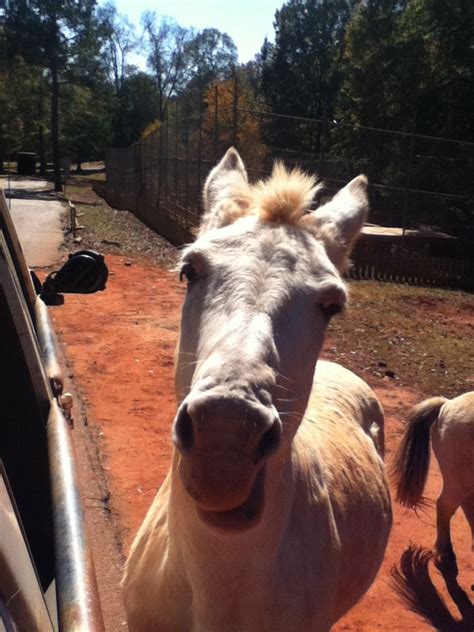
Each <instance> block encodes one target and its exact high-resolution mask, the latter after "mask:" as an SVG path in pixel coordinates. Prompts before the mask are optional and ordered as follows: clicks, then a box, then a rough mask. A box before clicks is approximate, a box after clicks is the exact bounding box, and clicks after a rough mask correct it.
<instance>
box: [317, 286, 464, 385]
mask: <svg viewBox="0 0 474 632" xmlns="http://www.w3.org/2000/svg"><path fill="white" fill-rule="evenodd" d="M349 287H350V294H351V301H350V306H349V308H348V312H347V313H346V315H345V316H343V317H342V318H336V319H334V320H333V322H332V323H331V325H330V327H329V331H328V341H327V343H326V345H325V349H326V354H327V355H328V357H330V358H332V357H333V358H334V359H336V360H338V361H340V362H341V363H342V364H345V365H346V366H348V367H349V368H351V369H353V370H354V371H355V372H356V373H359V374H361V375H363V376H364V377H365V378H366V379H367V380H368V381H369V382H370V381H371V378H379V379H380V378H384V379H388V380H392V379H393V380H396V381H397V382H398V383H399V384H400V385H401V386H406V387H411V388H414V389H416V390H418V391H420V392H421V393H423V394H424V395H426V396H431V395H445V396H447V397H453V396H455V395H459V394H460V393H462V392H465V391H468V390H472V389H474V296H473V295H472V294H467V293H465V292H456V291H450V290H441V289H433V288H421V287H412V286H408V285H397V284H391V283H380V282H375V281H352V282H350V283H349Z"/></svg>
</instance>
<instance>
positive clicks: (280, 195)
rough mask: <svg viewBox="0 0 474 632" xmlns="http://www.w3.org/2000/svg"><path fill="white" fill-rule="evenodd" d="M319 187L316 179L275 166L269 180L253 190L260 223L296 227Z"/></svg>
mask: <svg viewBox="0 0 474 632" xmlns="http://www.w3.org/2000/svg"><path fill="white" fill-rule="evenodd" d="M321 186H322V185H321V184H319V183H318V182H317V179H316V177H315V176H312V175H309V174H306V173H303V172H302V171H300V169H297V168H296V169H293V170H292V171H288V170H287V169H286V168H285V166H284V165H283V163H281V162H277V163H276V164H275V166H274V168H273V172H272V174H271V176H270V177H269V178H268V179H267V180H264V181H262V182H258V183H257V184H255V185H254V186H253V187H252V189H251V197H252V202H253V204H252V206H253V207H254V209H255V210H256V212H257V213H258V215H259V217H260V219H261V221H263V222H275V223H285V224H297V223H298V222H299V221H300V220H301V218H302V217H303V216H304V215H305V214H306V213H307V212H308V210H309V208H310V205H311V203H312V201H313V199H314V196H315V194H316V192H317V191H318V189H320V188H321Z"/></svg>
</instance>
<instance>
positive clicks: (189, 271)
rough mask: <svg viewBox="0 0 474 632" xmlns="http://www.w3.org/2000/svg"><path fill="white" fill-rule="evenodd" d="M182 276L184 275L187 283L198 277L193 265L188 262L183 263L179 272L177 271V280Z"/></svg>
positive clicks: (181, 278)
mask: <svg viewBox="0 0 474 632" xmlns="http://www.w3.org/2000/svg"><path fill="white" fill-rule="evenodd" d="M183 277H186V280H187V282H188V283H193V281H196V280H197V278H198V275H197V272H196V270H195V269H194V267H193V265H192V264H191V263H189V262H187V263H184V264H183V266H182V268H181V270H180V272H179V280H180V281H182V280H183Z"/></svg>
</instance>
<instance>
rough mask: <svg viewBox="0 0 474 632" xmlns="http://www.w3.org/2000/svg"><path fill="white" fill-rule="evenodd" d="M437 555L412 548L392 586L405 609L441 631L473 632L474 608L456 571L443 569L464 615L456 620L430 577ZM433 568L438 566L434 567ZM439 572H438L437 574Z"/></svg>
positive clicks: (393, 573)
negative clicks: (430, 568)
mask: <svg viewBox="0 0 474 632" xmlns="http://www.w3.org/2000/svg"><path fill="white" fill-rule="evenodd" d="M432 559H433V553H432V552H431V551H430V550H428V549H425V548H423V547H420V546H413V545H412V546H410V547H408V548H407V549H406V550H405V551H404V552H403V554H402V556H401V558H400V563H399V566H394V567H393V568H392V570H391V585H392V588H393V589H394V591H395V592H396V593H397V595H398V596H399V597H400V599H401V601H402V602H403V603H404V604H405V606H406V607H407V608H408V609H409V610H411V611H412V612H414V613H415V614H417V615H418V616H420V617H421V618H422V619H424V620H425V621H426V622H427V623H428V624H429V625H431V626H433V627H434V629H435V630H438V631H439V632H472V630H473V629H474V605H473V603H472V602H471V600H470V599H469V597H468V595H467V593H466V592H465V591H464V590H463V588H461V586H460V585H459V583H458V581H457V578H456V575H455V574H454V573H453V572H450V571H445V570H440V571H439V572H441V575H442V577H443V580H444V582H445V584H446V588H447V590H448V593H449V595H450V597H451V599H452V600H453V603H454V604H455V605H456V608H457V609H458V611H459V614H460V615H461V618H460V619H457V618H455V617H454V616H453V615H452V614H451V612H450V610H449V608H448V606H447V604H446V602H445V600H444V599H443V597H442V596H441V595H440V594H439V592H438V590H437V588H436V586H435V585H434V584H433V581H432V579H431V577H430V574H429V566H430V562H431V561H432ZM431 566H432V568H434V565H433V564H431ZM437 572H438V571H437Z"/></svg>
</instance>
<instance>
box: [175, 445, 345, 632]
mask: <svg viewBox="0 0 474 632" xmlns="http://www.w3.org/2000/svg"><path fill="white" fill-rule="evenodd" d="M307 465H308V467H306V466H305V465H302V464H301V463H300V460H299V457H298V456H297V455H295V454H292V456H291V457H290V456H288V458H287V459H286V460H285V461H284V462H280V463H274V464H273V469H272V468H271V467H270V463H269V464H267V468H269V469H268V470H267V484H268V486H267V489H266V494H267V496H266V504H265V510H264V513H263V516H262V520H261V521H260V522H259V524H258V525H256V526H255V527H254V528H253V529H250V530H249V531H248V532H245V533H242V534H236V535H226V534H225V535H219V534H218V533H215V532H213V531H211V530H210V529H208V528H207V527H205V526H204V525H203V524H202V523H201V522H200V521H199V520H198V518H197V516H196V513H195V509H194V507H193V505H192V503H191V502H190V501H189V499H188V498H187V496H186V493H185V491H184V490H183V488H182V486H181V483H180V481H179V477H178V473H177V471H176V469H175V470H174V472H173V475H172V479H173V480H172V485H171V495H170V511H169V520H170V523H169V529H168V533H169V540H170V548H171V549H174V550H175V551H176V548H177V549H179V553H178V555H171V556H170V557H169V559H170V563H171V560H174V563H176V560H181V561H182V564H183V568H182V569H179V570H180V571H181V572H180V574H181V575H185V576H186V578H187V581H188V582H189V584H190V589H191V593H192V601H193V609H194V611H195V617H196V620H199V621H200V622H201V624H202V625H203V626H204V627H203V629H212V630H218V629H228V628H226V627H225V625H224V623H225V621H226V617H228V615H229V613H232V616H233V618H234V619H235V620H236V621H240V622H241V623H242V625H244V624H245V625H247V624H249V620H248V617H249V616H250V618H251V620H253V619H254V618H255V617H257V618H258V616H260V615H261V616H264V615H263V614H262V613H265V612H267V610H268V603H274V601H275V600H276V602H277V603H280V605H281V608H282V609H283V611H285V609H288V608H290V604H291V603H293V602H295V600H296V601H299V600H302V603H303V604H304V605H302V606H301V607H302V608H303V609H304V608H306V606H307V603H306V601H305V600H307V597H308V595H307V594H306V593H307V591H306V592H305V591H301V589H300V588H298V581H299V578H300V574H301V568H302V567H313V566H317V565H316V564H311V563H310V562H309V560H310V559H313V558H314V560H316V561H317V562H318V563H320V564H322V566H323V567H324V568H326V569H328V570H327V571H326V572H325V573H324V581H322V583H321V578H320V577H319V576H314V577H312V578H311V581H310V586H311V589H310V592H311V594H312V595H313V597H314V595H315V594H316V595H319V594H321V595H322V594H323V593H325V591H326V590H329V591H332V592H333V585H334V577H333V575H334V574H335V573H336V571H337V563H336V561H335V560H334V551H335V549H336V548H337V543H336V541H335V538H334V530H333V526H332V517H331V515H330V514H331V512H330V506H329V504H328V502H327V495H326V492H325V490H323V489H322V488H321V489H319V490H313V492H314V493H313V494H312V495H311V497H312V503H311V507H309V506H307V504H306V503H305V502H304V499H305V498H306V497H307V493H308V490H307V487H308V485H309V484H310V479H311V483H314V481H315V480H316V479H315V478H314V476H313V478H312V477H311V475H309V473H308V470H309V464H307ZM316 469H317V468H316ZM317 485H319V482H318V483H317ZM303 489H304V490H305V491H303ZM177 506H179V511H177V512H176V511H174V509H175V508H176V507H177ZM175 518H176V520H175ZM307 541H310V542H311V549H310V550H306V549H304V547H302V546H301V543H302V542H307ZM176 570H178V569H176ZM320 584H321V585H320ZM289 587H291V589H290V588H289ZM321 599H322V601H323V602H324V603H328V598H327V597H325V598H324V599H323V597H322V596H321ZM331 599H332V598H331ZM329 601H330V600H329ZM291 607H292V606H291ZM249 609H251V610H252V611H253V612H254V615H255V616H253V615H252V614H251V613H249ZM257 613H260V615H259V614H257ZM265 616H266V615H265ZM268 616H270V615H268ZM279 616H280V615H279ZM281 616H283V614H281ZM321 616H323V614H321ZM265 621H266V619H265ZM260 623H261V625H260ZM260 623H259V624H258V625H257V626H253V627H252V628H251V629H252V630H260V629H265V628H266V625H267V624H266V623H265V622H264V621H263V620H262V621H261V622H260ZM287 628H288V626H287ZM287 628H285V629H287ZM236 629H239V630H240V629H244V628H242V627H240V628H236ZM245 629H249V630H250V628H245ZM324 629H325V628H324Z"/></svg>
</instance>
